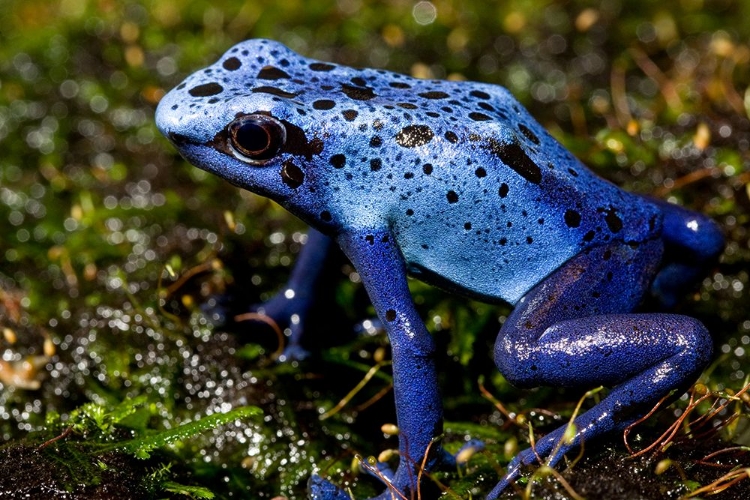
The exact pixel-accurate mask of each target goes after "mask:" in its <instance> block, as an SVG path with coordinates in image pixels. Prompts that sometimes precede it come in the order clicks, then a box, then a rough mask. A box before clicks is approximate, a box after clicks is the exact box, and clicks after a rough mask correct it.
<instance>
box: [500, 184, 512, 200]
mask: <svg viewBox="0 0 750 500" xmlns="http://www.w3.org/2000/svg"><path fill="white" fill-rule="evenodd" d="M508 191H510V188H509V187H508V185H507V184H506V183H504V182H503V183H502V184H500V189H498V190H497V194H499V195H500V198H505V197H506V196H508Z"/></svg>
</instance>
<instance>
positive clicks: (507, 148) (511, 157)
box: [483, 137, 542, 184]
mask: <svg viewBox="0 0 750 500" xmlns="http://www.w3.org/2000/svg"><path fill="white" fill-rule="evenodd" d="M483 147H484V148H485V149H486V150H488V151H489V152H490V153H492V154H493V155H495V156H497V157H498V158H500V160H501V161H502V162H503V163H504V164H506V165H507V166H508V167H510V168H511V169H513V170H514V171H515V172H516V173H517V174H518V175H520V176H521V177H523V178H524V179H526V180H527V181H529V182H531V183H533V184H539V183H540V182H542V170H541V169H540V168H539V165H537V164H536V163H534V161H533V160H532V159H531V158H529V156H528V155H527V154H526V151H524V150H523V149H522V148H521V146H519V145H518V143H517V142H511V143H509V144H503V143H501V142H500V141H498V140H497V139H495V138H494V137H493V138H490V139H489V140H488V141H487V143H486V144H485V145H484V146H483Z"/></svg>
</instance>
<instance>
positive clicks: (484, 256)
mask: <svg viewBox="0 0 750 500" xmlns="http://www.w3.org/2000/svg"><path fill="white" fill-rule="evenodd" d="M421 236H422V237H421V238H420V235H418V234H411V235H410V236H409V237H405V238H397V239H398V241H399V246H400V247H401V251H402V253H403V255H404V258H405V259H406V263H407V266H408V269H409V273H410V274H411V275H412V276H414V277H416V278H419V279H421V280H423V281H425V282H427V283H430V284H433V285H436V286H439V287H441V288H444V289H447V290H449V291H452V292H456V293H460V294H463V295H467V296H470V297H474V298H478V299H480V300H483V301H486V302H500V301H505V302H508V303H510V304H515V303H516V302H518V300H519V299H520V298H521V297H523V296H524V295H525V294H526V292H528V291H529V290H530V289H531V288H532V287H533V286H534V285H536V284H537V283H539V282H540V281H541V280H543V279H544V278H545V277H547V276H549V275H550V274H551V273H552V272H553V271H554V270H555V269H557V268H558V267H560V266H561V265H562V264H563V263H564V262H565V261H567V260H568V259H570V258H571V257H573V256H574V255H575V254H577V253H578V252H580V251H581V250H582V248H581V247H580V245H579V244H578V243H577V242H573V241H566V240H565V239H564V238H562V237H559V238H555V237H554V236H555V235H550V234H547V235H546V236H548V238H545V239H542V238H541V237H540V236H541V235H536V236H537V238H536V239H535V238H534V236H535V235H531V236H528V237H526V236H525V237H524V238H523V239H522V240H521V241H510V240H509V239H505V240H504V241H502V240H503V239H504V238H506V237H504V236H494V237H493V238H491V237H490V235H485V236H486V237H484V236H483V235H477V234H476V232H474V233H471V234H469V233H457V234H453V235H452V236H451V235H450V234H443V235H442V237H440V238H434V237H432V238H428V237H427V235H421ZM549 236H552V237H549ZM559 236H562V235H559ZM527 238H530V239H527ZM529 241H530V242H529Z"/></svg>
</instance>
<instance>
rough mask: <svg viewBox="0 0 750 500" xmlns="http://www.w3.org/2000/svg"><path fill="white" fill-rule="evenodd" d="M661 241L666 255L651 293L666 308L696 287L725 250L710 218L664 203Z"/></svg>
mask: <svg viewBox="0 0 750 500" xmlns="http://www.w3.org/2000/svg"><path fill="white" fill-rule="evenodd" d="M649 201H651V202H653V203H655V204H656V205H657V206H658V207H659V208H660V209H661V211H662V214H663V222H662V238H663V240H664V245H665V256H664V259H663V261H664V263H663V265H662V268H661V269H660V270H659V272H658V274H657V275H656V279H654V283H653V285H652V286H651V292H652V294H653V295H654V296H656V297H657V298H658V299H659V301H660V302H661V303H662V304H664V305H665V306H673V305H674V304H675V303H676V302H677V299H678V298H679V296H680V295H682V294H684V292H685V287H686V286H688V287H689V286H691V285H694V284H695V283H697V282H698V280H699V279H700V278H701V276H703V275H704V274H705V271H706V268H707V267H708V266H710V265H711V264H713V263H714V262H715V261H716V259H718V257H719V254H721V251H722V250H723V249H724V236H723V235H722V233H721V229H720V228H719V226H718V224H716V222H714V221H713V220H711V219H710V218H709V217H707V216H705V215H703V214H701V213H698V212H693V211H691V210H687V209H685V208H682V207H680V206H678V205H674V204H672V203H668V202H666V201H662V200H653V199H649Z"/></svg>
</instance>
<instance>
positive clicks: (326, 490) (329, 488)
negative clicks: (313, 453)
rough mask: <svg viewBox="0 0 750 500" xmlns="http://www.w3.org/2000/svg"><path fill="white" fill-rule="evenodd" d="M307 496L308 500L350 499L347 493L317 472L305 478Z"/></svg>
mask: <svg viewBox="0 0 750 500" xmlns="http://www.w3.org/2000/svg"><path fill="white" fill-rule="evenodd" d="M307 498H309V499H310V500H351V497H350V496H349V494H347V493H346V492H345V491H344V490H342V489H341V488H339V487H338V486H335V485H334V484H333V483H331V482H330V481H328V480H326V479H323V478H322V477H320V476H319V475H317V474H313V475H312V476H310V479H308V480H307Z"/></svg>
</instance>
